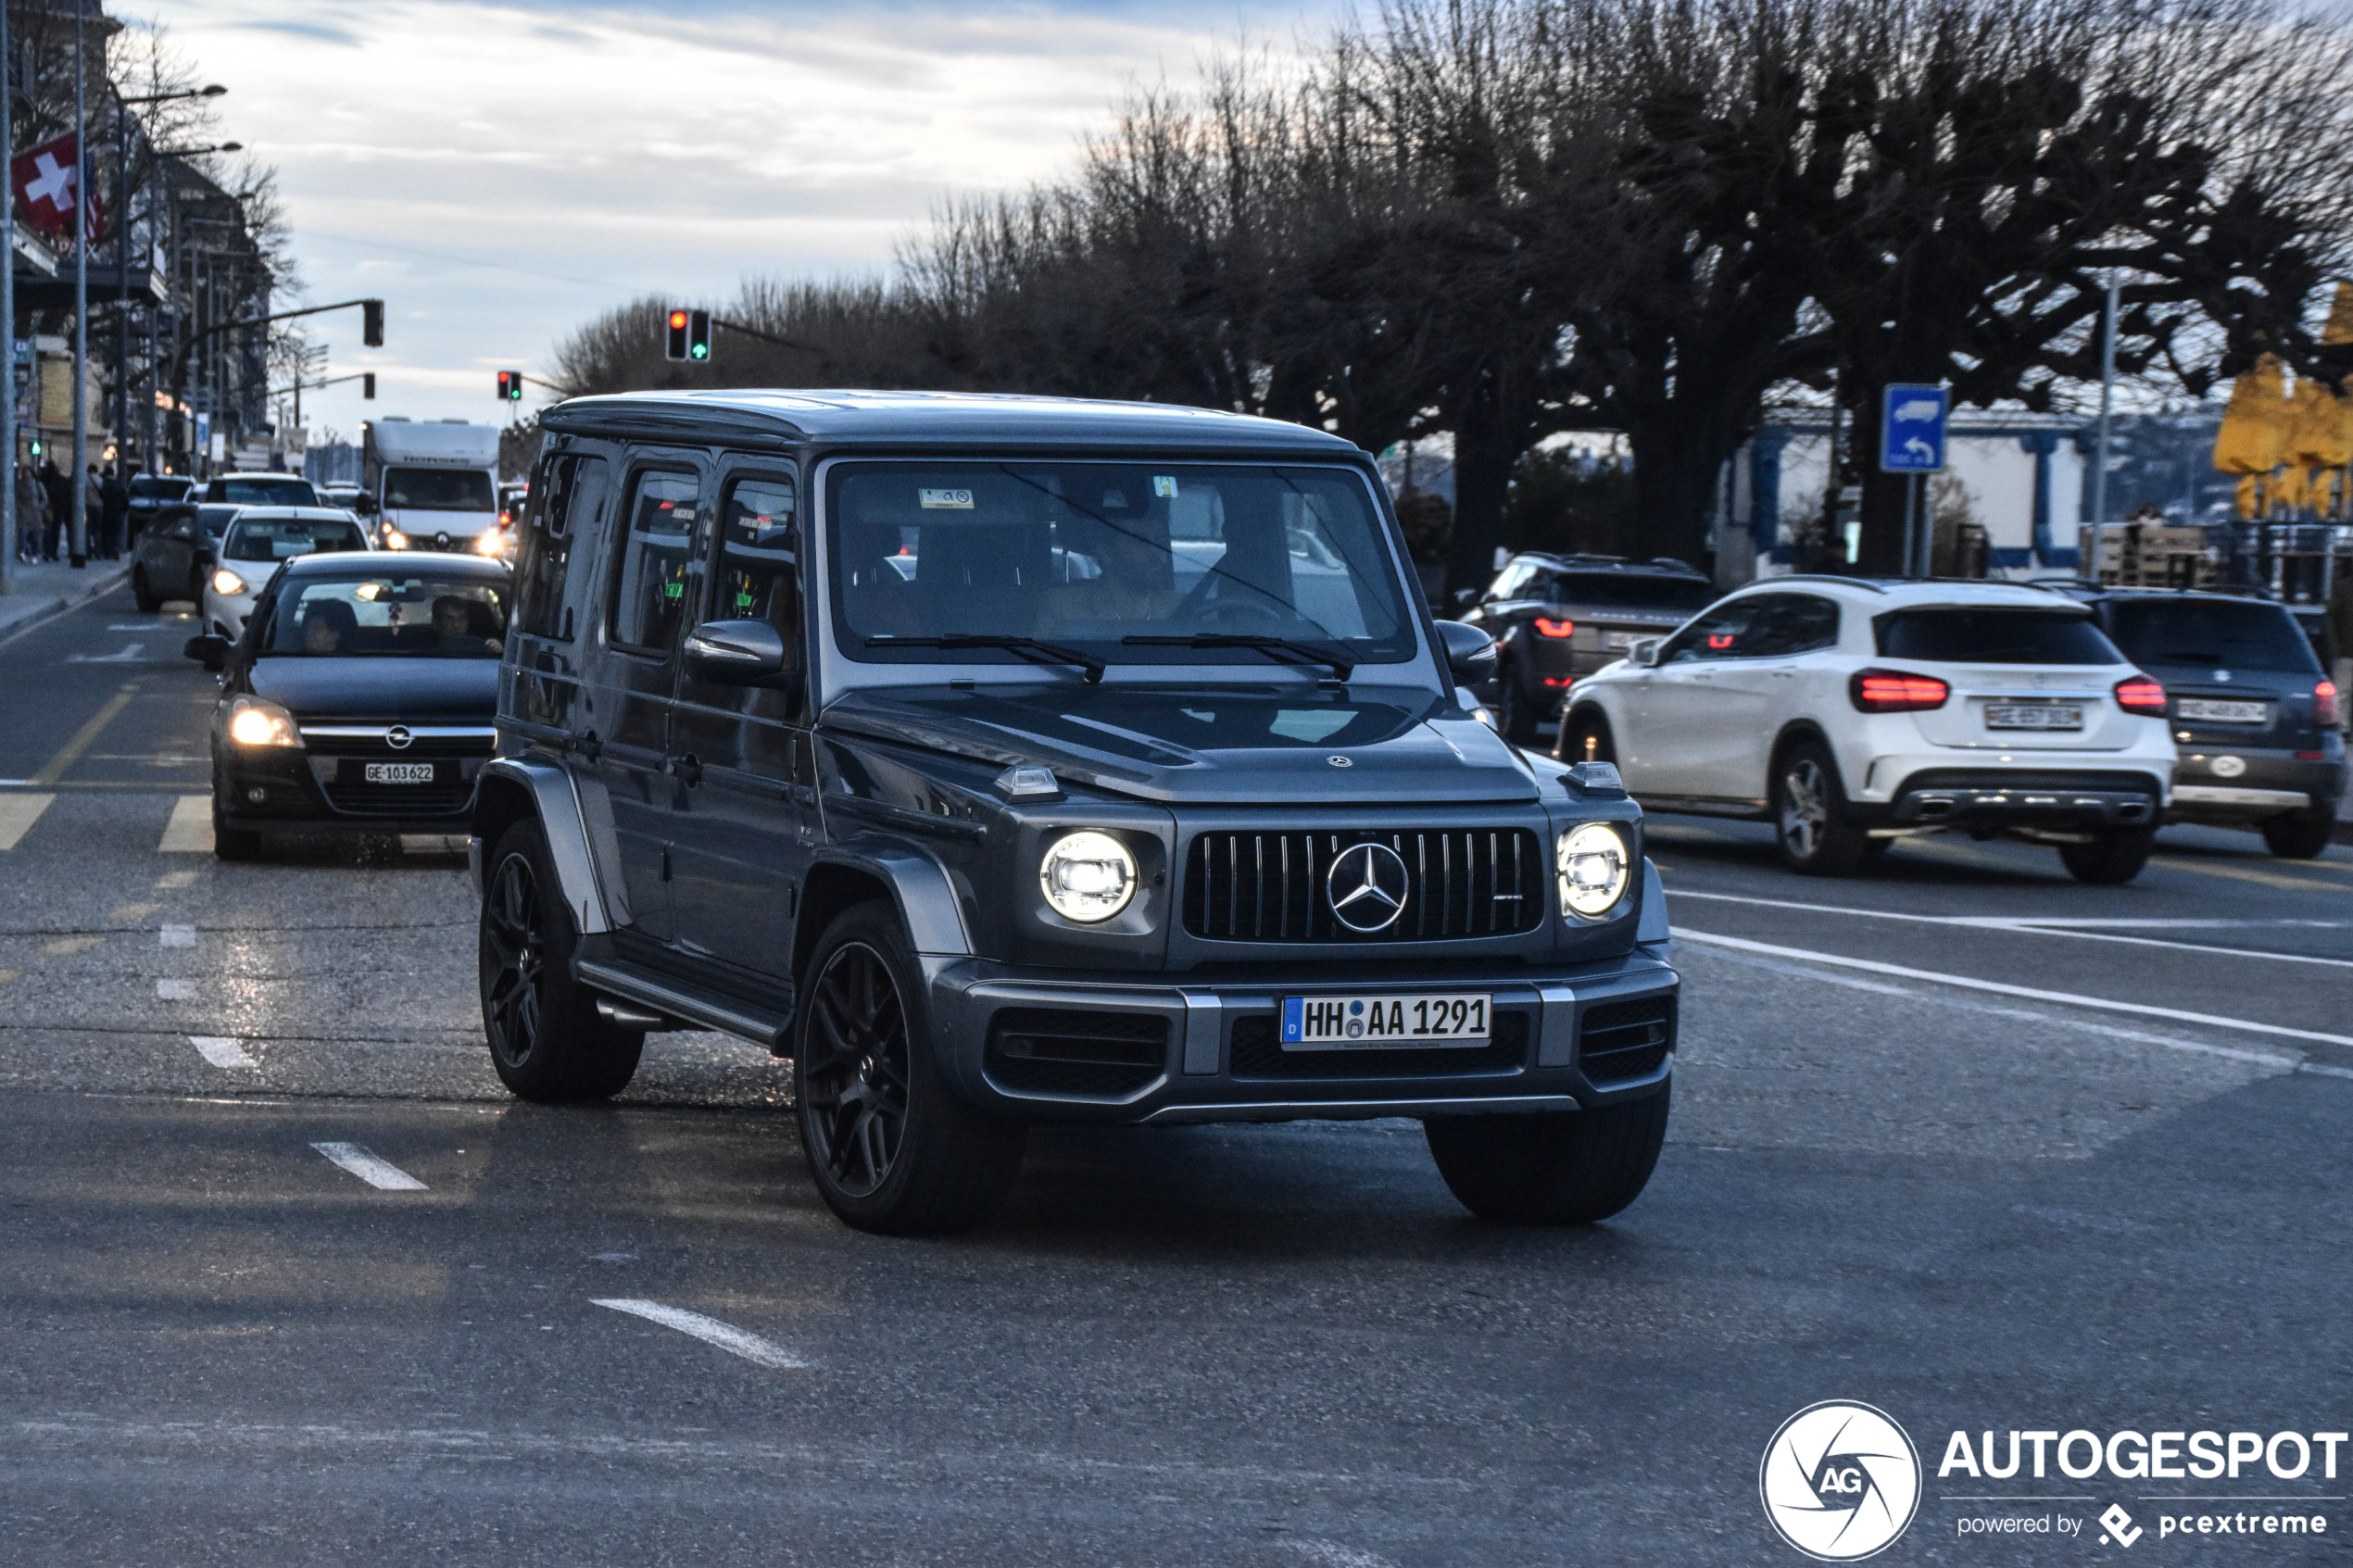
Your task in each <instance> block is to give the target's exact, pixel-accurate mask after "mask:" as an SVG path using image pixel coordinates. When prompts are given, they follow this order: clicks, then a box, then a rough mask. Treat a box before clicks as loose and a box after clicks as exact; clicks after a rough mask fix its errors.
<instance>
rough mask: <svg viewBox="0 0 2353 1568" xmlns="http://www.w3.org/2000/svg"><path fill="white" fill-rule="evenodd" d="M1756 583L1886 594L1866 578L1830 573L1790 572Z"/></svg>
mask: <svg viewBox="0 0 2353 1568" xmlns="http://www.w3.org/2000/svg"><path fill="white" fill-rule="evenodd" d="M1756 581H1757V582H1759V583H1840V584H1842V585H1843V586H1845V587H1849V588H1869V590H1870V591H1871V592H1872V593H1874V594H1884V593H1886V592H1887V590H1886V589H1885V588H1883V587H1881V585H1880V584H1878V583H1874V582H1872V581H1871V580H1870V579H1869V578H1868V577H1841V576H1839V575H1838V574H1837V573H1836V572H1831V571H1792V572H1788V573H1785V574H1784V575H1782V576H1780V577H1760V578H1758V579H1756ZM1743 586H1745V584H1743Z"/></svg>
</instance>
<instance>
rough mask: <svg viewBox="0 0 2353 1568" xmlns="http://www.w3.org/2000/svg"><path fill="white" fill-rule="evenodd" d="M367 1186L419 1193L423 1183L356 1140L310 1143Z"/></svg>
mask: <svg viewBox="0 0 2353 1568" xmlns="http://www.w3.org/2000/svg"><path fill="white" fill-rule="evenodd" d="M310 1147H311V1148H315V1149H317V1150H318V1151H319V1152H320V1153H321V1154H323V1155H325V1156H326V1157H327V1158H328V1159H330V1160H333V1161H334V1162H335V1163H336V1164H338V1165H340V1166H342V1167H343V1168H344V1169H345V1170H346V1171H348V1172H350V1173H352V1174H353V1175H355V1176H357V1177H359V1179H360V1180H361V1181H363V1182H365V1183H367V1184H368V1185H370V1186H371V1187H375V1188H377V1189H378V1190H380V1191H383V1192H422V1191H424V1190H425V1184H424V1183H422V1182H421V1181H419V1180H417V1178H416V1177H414V1176H412V1175H410V1174H409V1173H408V1172H406V1171H404V1170H402V1169H401V1168H400V1167H399V1166H397V1165H395V1164H394V1163H393V1162H392V1161H391V1160H386V1159H384V1157H383V1156H381V1155H376V1154H371V1153H370V1152H369V1151H368V1149H367V1148H365V1146H363V1145H360V1144H356V1143H314V1144H312V1145H311V1146H310Z"/></svg>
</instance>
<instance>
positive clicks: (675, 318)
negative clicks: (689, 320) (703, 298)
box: [670, 310, 686, 327]
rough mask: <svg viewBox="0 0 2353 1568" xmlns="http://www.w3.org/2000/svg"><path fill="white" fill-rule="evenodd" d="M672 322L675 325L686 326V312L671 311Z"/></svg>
mask: <svg viewBox="0 0 2353 1568" xmlns="http://www.w3.org/2000/svg"><path fill="white" fill-rule="evenodd" d="M670 324H671V325H672V326H673V327H683V326H685V325H686V312H685V311H684V310H673V311H672V312H671V313H670Z"/></svg>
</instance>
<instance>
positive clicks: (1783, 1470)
mask: <svg viewBox="0 0 2353 1568" xmlns="http://www.w3.org/2000/svg"><path fill="white" fill-rule="evenodd" d="M1756 1489H1757V1492H1758V1494H1759V1496H1761V1497H1762V1498H1763V1499H1764V1502H1765V1517H1766V1518H1767V1519H1768V1520H1770V1521H1771V1522H1772V1525H1773V1528H1774V1529H1775V1530H1776V1531H1778V1532H1780V1537H1781V1539H1783V1540H1785V1541H1787V1542H1788V1543H1789V1544H1790V1545H1792V1546H1793V1547H1795V1548H1796V1549H1798V1550H1800V1551H1802V1552H1804V1553H1805V1554H1806V1556H1808V1557H1810V1558H1813V1559H1814V1560H1815V1561H1817V1562H1856V1561H1859V1560H1860V1559H1862V1558H1866V1557H1869V1556H1870V1555H1871V1554H1872V1553H1874V1552H1877V1551H1880V1550H1881V1549H1885V1548H1886V1547H1888V1546H1891V1545H1893V1544H1894V1541H1895V1538H1896V1537H1899V1536H1901V1535H1902V1534H1903V1533H1904V1532H1905V1531H1906V1529H1907V1528H1909V1527H1910V1525H1911V1523H1912V1517H1913V1515H1914V1514H1916V1513H1918V1512H1919V1506H1920V1456H1919V1449H1915V1448H1913V1447H1912V1439H1911V1438H1910V1437H1909V1436H1906V1434H1905V1431H1904V1429H1903V1428H1902V1427H1901V1426H1898V1425H1897V1424H1895V1421H1894V1418H1893V1417H1892V1416H1890V1415H1888V1414H1887V1412H1886V1411H1881V1410H1875V1409H1873V1408H1872V1407H1871V1406H1869V1405H1862V1404H1856V1403H1854V1402H1852V1401H1850V1400H1844V1399H1825V1400H1824V1401H1822V1402H1821V1403H1820V1404H1818V1405H1808V1406H1806V1408H1805V1409H1804V1410H1802V1411H1798V1412H1797V1413H1796V1414H1795V1415H1793V1416H1791V1417H1790V1418H1789V1419H1788V1420H1787V1421H1785V1422H1783V1423H1781V1428H1780V1431H1778V1432H1776V1433H1774V1434H1773V1440H1772V1441H1771V1442H1769V1443H1768V1444H1766V1445H1765V1459H1764V1462H1763V1463H1761V1464H1759V1465H1758V1466H1757V1471H1756Z"/></svg>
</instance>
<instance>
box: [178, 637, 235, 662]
mask: <svg viewBox="0 0 2353 1568" xmlns="http://www.w3.org/2000/svg"><path fill="white" fill-rule="evenodd" d="M180 651H181V652H182V653H183V654H185V655H187V656H188V657H189V658H190V659H198V660H201V661H202V662H203V664H204V667H205V668H206V669H207V670H211V671H218V670H220V667H221V666H222V665H224V664H226V663H228V662H229V639H228V638H226V637H224V636H222V635H221V634H220V633H218V632H207V633H204V634H203V635H202V636H196V637H191V638H189V639H188V641H187V643H186V645H185V646H182V648H181V650H180Z"/></svg>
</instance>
